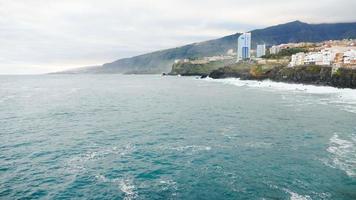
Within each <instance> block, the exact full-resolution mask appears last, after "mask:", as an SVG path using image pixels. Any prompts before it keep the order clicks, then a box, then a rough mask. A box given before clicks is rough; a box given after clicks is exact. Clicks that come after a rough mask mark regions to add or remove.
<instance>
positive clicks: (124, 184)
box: [95, 175, 138, 200]
mask: <svg viewBox="0 0 356 200" xmlns="http://www.w3.org/2000/svg"><path fill="white" fill-rule="evenodd" d="M95 178H96V179H98V180H99V181H101V182H105V183H113V184H118V186H119V189H120V190H121V191H122V192H123V193H124V198H123V199H124V200H132V199H137V198H138V193H137V191H136V186H135V185H134V181H133V179H132V178H125V179H118V178H115V179H110V178H106V177H105V176H103V175H97V176H95Z"/></svg>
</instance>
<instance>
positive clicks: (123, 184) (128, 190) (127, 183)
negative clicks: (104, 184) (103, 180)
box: [119, 179, 138, 200]
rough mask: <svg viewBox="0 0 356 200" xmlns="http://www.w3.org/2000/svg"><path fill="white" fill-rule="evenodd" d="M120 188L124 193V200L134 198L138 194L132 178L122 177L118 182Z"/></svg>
mask: <svg viewBox="0 0 356 200" xmlns="http://www.w3.org/2000/svg"><path fill="white" fill-rule="evenodd" d="M119 187H120V190H121V191H122V192H123V193H124V194H125V197H124V200H131V199H136V198H137V197H138V194H137V192H136V189H135V185H134V184H133V180H132V179H123V180H121V181H120V184H119Z"/></svg>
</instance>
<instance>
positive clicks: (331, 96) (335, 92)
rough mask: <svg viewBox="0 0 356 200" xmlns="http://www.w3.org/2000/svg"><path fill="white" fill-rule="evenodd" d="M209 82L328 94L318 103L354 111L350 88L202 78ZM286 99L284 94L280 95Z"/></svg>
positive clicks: (354, 99) (355, 104) (354, 92)
mask: <svg viewBox="0 0 356 200" xmlns="http://www.w3.org/2000/svg"><path fill="white" fill-rule="evenodd" d="M202 80H205V81H209V82H217V83H222V84H228V85H235V86H238V87H249V88H256V89H263V90H268V91H288V92H293V93H300V94H318V95H328V96H327V98H326V99H325V98H322V100H323V101H318V103H320V104H324V105H325V104H327V103H330V104H334V105H337V106H338V107H340V108H341V109H342V110H344V111H347V112H350V113H356V90H355V89H350V88H343V89H342V88H335V87H330V86H316V85H304V84H296V83H283V82H274V81H271V80H264V81H257V80H240V79H239V78H226V79H212V78H206V79H202ZM282 98H283V99H286V97H285V96H282ZM313 103H314V102H313Z"/></svg>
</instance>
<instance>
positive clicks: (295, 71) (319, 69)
mask: <svg viewBox="0 0 356 200" xmlns="http://www.w3.org/2000/svg"><path fill="white" fill-rule="evenodd" d="M258 68H259V67H258V66H257V67H253V68H251V70H250V71H246V70H238V69H234V68H231V67H225V68H220V69H218V70H214V71H213V72H212V73H210V75H209V76H210V77H211V78H215V79H219V78H228V77H234V78H241V79H243V80H263V79H270V80H273V81H279V82H289V83H303V84H313V85H328V86H333V87H339V88H354V89H356V69H348V68H340V69H338V70H337V71H336V72H335V73H332V67H328V66H299V67H293V68H289V67H282V66H276V67H273V68H271V69H269V70H261V69H258ZM256 72H257V73H256Z"/></svg>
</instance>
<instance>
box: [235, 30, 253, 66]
mask: <svg viewBox="0 0 356 200" xmlns="http://www.w3.org/2000/svg"><path fill="white" fill-rule="evenodd" d="M250 51H251V33H243V34H242V35H240V37H239V38H238V41H237V61H241V60H247V59H250V57H251V53H250Z"/></svg>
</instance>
